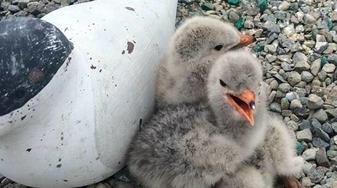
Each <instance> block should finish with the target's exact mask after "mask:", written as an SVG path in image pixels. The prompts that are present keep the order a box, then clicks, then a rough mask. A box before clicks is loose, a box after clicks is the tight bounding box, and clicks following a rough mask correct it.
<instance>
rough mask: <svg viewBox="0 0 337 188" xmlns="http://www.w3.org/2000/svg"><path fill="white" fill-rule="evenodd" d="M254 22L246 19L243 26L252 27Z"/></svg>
mask: <svg viewBox="0 0 337 188" xmlns="http://www.w3.org/2000/svg"><path fill="white" fill-rule="evenodd" d="M254 26H255V25H254V22H253V21H251V20H246V21H245V23H244V27H245V28H247V29H253V28H254Z"/></svg>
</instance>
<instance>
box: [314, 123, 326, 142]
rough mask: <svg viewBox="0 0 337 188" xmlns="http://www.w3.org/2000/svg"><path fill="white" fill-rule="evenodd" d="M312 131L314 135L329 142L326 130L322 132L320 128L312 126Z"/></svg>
mask: <svg viewBox="0 0 337 188" xmlns="http://www.w3.org/2000/svg"><path fill="white" fill-rule="evenodd" d="M312 131H313V135H314V136H316V137H319V138H321V139H323V140H324V141H326V142H330V137H329V135H328V134H327V133H326V132H324V131H323V130H322V129H321V128H318V127H313V129H312Z"/></svg>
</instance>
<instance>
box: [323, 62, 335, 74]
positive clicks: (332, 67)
mask: <svg viewBox="0 0 337 188" xmlns="http://www.w3.org/2000/svg"><path fill="white" fill-rule="evenodd" d="M335 69H336V65H334V64H332V63H327V64H325V65H324V66H323V68H322V70H323V71H325V72H326V73H333V72H334V71H335Z"/></svg>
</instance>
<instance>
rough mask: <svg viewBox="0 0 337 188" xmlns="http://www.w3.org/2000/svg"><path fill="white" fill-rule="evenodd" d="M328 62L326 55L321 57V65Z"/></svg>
mask: <svg viewBox="0 0 337 188" xmlns="http://www.w3.org/2000/svg"><path fill="white" fill-rule="evenodd" d="M327 63H328V58H327V57H326V56H322V57H321V67H323V66H324V65H325V64H327Z"/></svg>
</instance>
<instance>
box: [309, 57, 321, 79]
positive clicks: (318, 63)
mask: <svg viewBox="0 0 337 188" xmlns="http://www.w3.org/2000/svg"><path fill="white" fill-rule="evenodd" d="M310 70H311V73H312V74H313V75H315V76H317V74H318V72H319V71H320V70H321V60H320V59H316V60H315V61H314V62H313V63H312V64H311V67H310Z"/></svg>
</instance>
